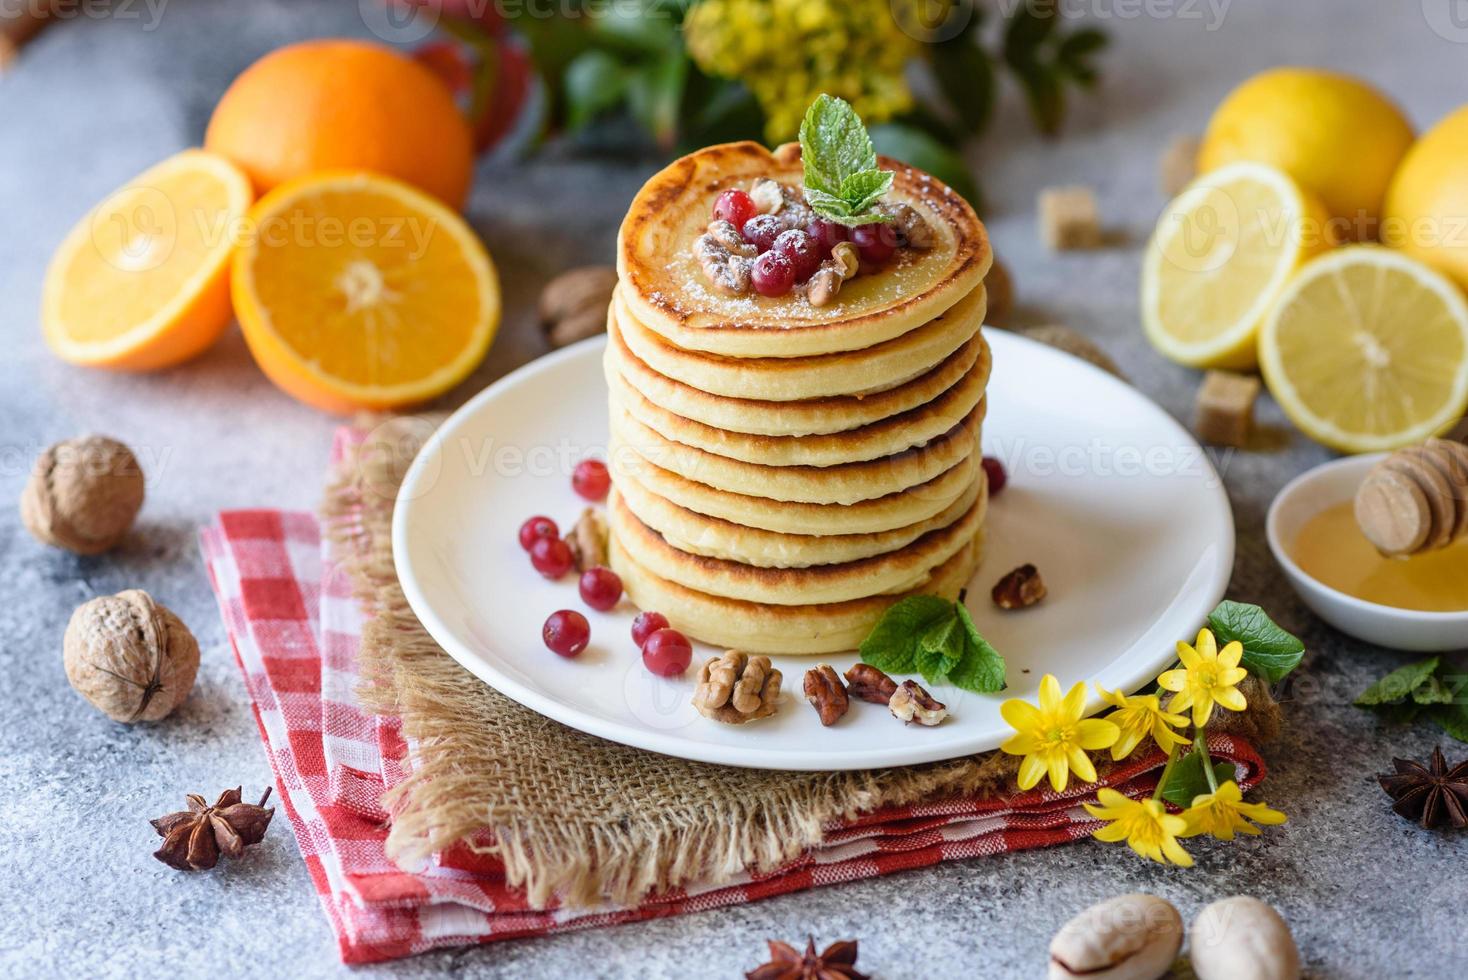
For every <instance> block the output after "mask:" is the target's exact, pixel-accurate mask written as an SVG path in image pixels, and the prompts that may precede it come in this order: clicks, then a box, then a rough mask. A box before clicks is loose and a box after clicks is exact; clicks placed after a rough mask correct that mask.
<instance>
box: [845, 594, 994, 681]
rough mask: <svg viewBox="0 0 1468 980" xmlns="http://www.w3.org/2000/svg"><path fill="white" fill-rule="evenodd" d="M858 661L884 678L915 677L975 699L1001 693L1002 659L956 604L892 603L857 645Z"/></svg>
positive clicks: (928, 599) (917, 599)
mask: <svg viewBox="0 0 1468 980" xmlns="http://www.w3.org/2000/svg"><path fill="white" fill-rule="evenodd" d="M860 653H861V659H862V661H863V662H865V663H869V664H871V665H872V666H873V667H876V668H877V669H878V670H883V671H886V672H887V673H889V674H911V673H919V674H922V675H923V679H924V680H926V681H928V682H929V683H933V684H937V683H941V682H944V681H946V682H947V683H949V684H953V685H955V686H956V687H960V688H963V689H964V690H967V691H976V692H978V693H991V692H994V691H1002V690H1004V686H1005V685H1004V658H1003V657H1001V656H1000V655H999V652H998V651H997V650H995V649H994V648H993V647H992V646H990V645H989V643H988V642H987V641H985V639H984V638H983V637H982V636H980V635H979V631H978V628H977V627H976V626H974V621H973V618H972V617H970V616H969V614H968V610H967V609H965V608H964V607H963V604H962V603H958V602H953V601H950V600H948V599H940V598H938V597H937V596H930V595H916V596H908V597H907V598H905V599H900V600H898V601H897V602H895V603H893V604H892V605H891V606H890V607H889V608H888V609H887V611H886V612H885V613H883V614H882V618H881V619H880V620H879V621H878V622H877V625H876V626H875V627H873V629H872V632H871V633H870V634H869V635H868V636H867V638H866V639H865V640H863V641H862V644H861V650H860Z"/></svg>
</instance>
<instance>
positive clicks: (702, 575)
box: [607, 494, 984, 605]
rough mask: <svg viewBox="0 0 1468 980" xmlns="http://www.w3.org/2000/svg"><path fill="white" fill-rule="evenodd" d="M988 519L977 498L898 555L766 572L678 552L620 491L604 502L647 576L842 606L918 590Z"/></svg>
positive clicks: (729, 594)
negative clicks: (948, 521) (634, 509)
mask: <svg viewBox="0 0 1468 980" xmlns="http://www.w3.org/2000/svg"><path fill="white" fill-rule="evenodd" d="M983 520H984V507H983V505H981V504H980V503H979V502H978V501H975V502H974V503H973V504H972V505H970V506H969V509H968V510H967V511H965V512H964V513H963V514H961V515H960V516H959V518H958V520H956V521H954V522H953V523H951V524H949V525H948V526H947V527H941V528H934V529H933V530H931V531H929V532H928V533H926V534H924V535H922V536H921V537H919V538H918V539H917V540H915V541H912V542H910V543H908V544H907V545H905V546H903V547H901V548H899V549H897V550H896V551H889V552H887V553H886V554H881V555H872V556H871V557H869V558H862V559H860V560H858V561H851V562H842V563H840V564H834V565H809V566H806V567H804V568H767V567H761V566H758V565H746V564H744V563H743V562H737V561H729V560H727V559H723V558H710V557H708V556H706V555H693V554H689V553H688V552H686V551H679V550H678V549H677V548H675V547H673V546H672V545H670V544H669V543H668V542H667V541H666V540H665V539H664V538H663V536H662V535H660V534H658V532H656V531H654V530H653V529H652V528H650V527H648V526H647V525H646V524H644V523H642V522H641V521H640V520H638V519H637V515H635V514H633V513H632V511H631V510H629V509H628V508H627V505H626V504H624V503H623V502H622V501H621V499H620V498H618V497H617V495H616V494H612V496H611V497H610V498H609V499H608V501H607V523H608V525H609V526H610V528H611V533H612V536H613V537H615V538H616V539H617V541H618V542H620V543H621V545H622V547H623V548H624V549H626V551H627V553H628V554H629V555H635V556H636V558H637V563H638V564H639V565H641V566H642V567H643V568H645V569H646V570H647V571H649V572H651V573H653V574H654V575H657V576H658V577H659V578H664V579H667V580H668V581H669V582H674V583H676V584H678V585H682V586H684V587H685V588H690V589H695V590H697V591H699V592H706V593H708V594H709V595H716V596H723V597H724V598H727V599H745V600H747V601H749V602H768V603H771V604H774V605H808V604H810V603H820V602H844V601H846V600H848V599H861V598H865V597H866V596H872V595H888V594H891V593H897V592H905V591H907V590H909V589H915V588H918V587H919V586H921V585H922V584H923V583H924V582H926V581H927V580H928V576H929V574H930V573H931V572H932V570H933V569H934V568H936V567H937V566H939V565H941V564H943V563H944V562H945V561H947V560H948V559H949V558H951V557H953V555H954V554H956V553H957V552H958V551H960V550H961V549H963V548H964V547H965V546H967V545H968V543H969V542H970V541H972V540H973V537H974V535H975V534H977V533H978V530H979V527H980V525H982V524H983Z"/></svg>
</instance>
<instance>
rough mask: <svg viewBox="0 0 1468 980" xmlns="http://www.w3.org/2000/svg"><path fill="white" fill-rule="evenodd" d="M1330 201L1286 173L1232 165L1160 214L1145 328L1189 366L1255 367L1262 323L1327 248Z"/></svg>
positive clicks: (1149, 264)
mask: <svg viewBox="0 0 1468 980" xmlns="http://www.w3.org/2000/svg"><path fill="white" fill-rule="evenodd" d="M1326 221H1327V216H1326V213H1325V209H1324V207H1323V206H1322V205H1321V204H1320V202H1319V201H1318V200H1316V199H1315V198H1314V197H1313V196H1312V195H1311V194H1310V193H1309V192H1307V191H1305V190H1304V189H1303V188H1301V187H1300V185H1299V184H1297V183H1295V181H1294V180H1293V179H1292V178H1290V177H1289V176H1288V175H1286V174H1285V173H1284V172H1283V171H1280V170H1276V169H1275V168H1273V167H1269V166H1265V165H1264V164H1259V163H1236V164H1232V165H1230V166H1226V167H1221V168H1219V169H1218V170H1215V171H1213V172H1212V173H1209V174H1205V175H1204V176H1202V177H1200V178H1198V179H1197V180H1196V181H1194V182H1193V183H1192V184H1190V185H1189V186H1188V187H1187V188H1186V189H1185V190H1184V191H1183V192H1182V193H1181V194H1179V195H1178V196H1177V198H1175V199H1174V200H1173V201H1172V203H1171V204H1169V205H1168V206H1167V208H1166V209H1165V210H1164V211H1163V213H1162V217H1161V218H1160V219H1159V220H1158V222H1157V229H1156V231H1154V232H1153V234H1152V240H1151V242H1150V243H1149V244H1148V246H1147V254H1146V257H1145V258H1144V259H1143V264H1142V325H1143V327H1144V328H1145V329H1146V332H1147V338H1148V339H1149V340H1150V341H1151V342H1152V345H1153V346H1154V347H1156V348H1157V349H1158V350H1159V351H1161V352H1162V353H1163V354H1164V355H1166V356H1167V357H1170V358H1172V359H1173V360H1174V361H1178V362H1180V363H1182V364H1188V365H1192V366H1193V367H1229V368H1249V367H1253V366H1254V364H1255V363H1256V358H1257V353H1256V350H1255V346H1256V337H1257V336H1258V332H1259V324H1260V323H1261V322H1263V320H1264V315H1265V313H1267V312H1268V311H1269V308H1270V307H1271V306H1272V305H1273V303H1274V300H1275V298H1276V297H1277V296H1278V295H1279V292H1280V290H1281V289H1283V288H1284V285H1285V283H1286V282H1288V281H1289V279H1290V276H1292V275H1293V274H1294V272H1295V270H1296V269H1298V268H1299V267H1300V265H1301V264H1302V263H1303V262H1304V261H1305V260H1306V259H1308V258H1309V257H1310V256H1311V255H1313V254H1315V253H1316V252H1318V251H1320V250H1321V249H1323V248H1325V247H1326V242H1325V231H1326Z"/></svg>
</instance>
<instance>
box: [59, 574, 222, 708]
mask: <svg viewBox="0 0 1468 980" xmlns="http://www.w3.org/2000/svg"><path fill="white" fill-rule="evenodd" d="M62 647H63V657H64V660H65V666H66V679H67V680H69V681H71V686H72V687H74V688H76V691H77V693H78V694H80V695H81V696H82V697H84V698H86V699H87V700H88V701H90V702H91V703H92V704H93V705H94V706H95V707H97V708H98V709H99V710H100V711H102V713H103V714H105V715H107V717H109V718H111V719H112V720H113V721H120V722H125V723H127V724H131V723H133V722H138V721H158V720H159V719H161V718H163V717H165V716H166V715H168V713H169V712H171V711H172V710H173V709H174V708H176V707H178V706H179V704H181V703H182V702H183V700H184V698H186V697H188V696H189V691H190V690H192V689H193V686H194V677H195V675H197V674H198V672H199V644H198V642H197V641H196V640H195V639H194V635H193V634H192V633H190V632H189V628H188V627H187V626H185V625H184V624H183V622H182V621H181V620H179V618H178V617H177V616H175V615H174V614H173V613H172V612H171V611H170V610H169V609H168V608H167V607H165V606H162V605H159V604H158V603H157V602H154V601H153V597H152V596H150V595H148V593H146V592H144V591H142V590H141V589H128V590H127V591H125V592H119V593H118V594H117V595H110V596H98V597H97V598H95V599H92V600H91V601H89V602H84V603H82V604H81V605H80V606H78V607H77V609H76V612H74V613H72V616H71V622H70V623H69V624H67V627H66V636H65V638H64V639H63V641H62Z"/></svg>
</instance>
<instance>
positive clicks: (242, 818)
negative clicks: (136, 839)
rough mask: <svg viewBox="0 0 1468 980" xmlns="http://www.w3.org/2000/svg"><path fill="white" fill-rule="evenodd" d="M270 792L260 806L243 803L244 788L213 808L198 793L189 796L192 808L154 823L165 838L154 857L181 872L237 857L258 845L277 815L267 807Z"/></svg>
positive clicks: (224, 795) (229, 791)
mask: <svg viewBox="0 0 1468 980" xmlns="http://www.w3.org/2000/svg"><path fill="white" fill-rule="evenodd" d="M268 799H270V790H269V789H268V788H267V789H266V790H265V795H264V796H262V797H260V802H259V803H241V802H240V788H239V787H238V786H236V787H235V788H234V789H227V790H225V791H224V792H223V793H220V794H219V799H217V800H215V801H214V805H213V806H210V805H209V804H208V803H206V802H204V798H203V797H202V796H200V795H198V794H197V793H190V794H189V795H188V801H189V808H188V809H187V810H180V811H178V812H177V813H170V814H169V815H168V816H166V817H159V818H158V819H157V820H153V821H151V823H152V824H153V829H154V830H156V831H158V836H159V837H162V838H163V846H162V847H160V848H158V850H156V851H154V852H153V856H154V857H155V858H157V859H158V860H160V861H162V862H163V863H164V864H167V865H170V866H172V867H175V868H177V869H178V870H180V871H203V870H205V869H207V868H212V867H214V865H216V864H217V863H219V855H220V854H227V855H229V856H230V857H232V858H237V857H239V856H240V855H241V854H243V853H244V852H245V848H246V847H247V846H249V845H250V844H258V843H259V842H260V838H262V837H264V836H265V828H266V827H269V826H270V818H271V817H273V816H275V807H268V808H267V807H266V806H265V801H266V800H268Z"/></svg>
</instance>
